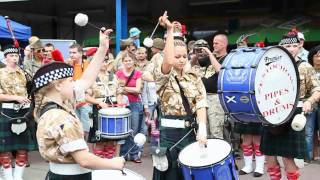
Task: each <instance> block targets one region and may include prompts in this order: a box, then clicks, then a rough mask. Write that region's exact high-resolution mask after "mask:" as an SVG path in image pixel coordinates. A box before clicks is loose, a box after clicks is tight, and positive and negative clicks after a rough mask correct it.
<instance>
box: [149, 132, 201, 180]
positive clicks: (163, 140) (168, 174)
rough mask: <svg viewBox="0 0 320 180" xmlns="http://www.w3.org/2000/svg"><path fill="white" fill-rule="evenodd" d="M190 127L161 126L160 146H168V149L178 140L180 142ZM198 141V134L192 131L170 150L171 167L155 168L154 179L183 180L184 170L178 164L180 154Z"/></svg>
mask: <svg viewBox="0 0 320 180" xmlns="http://www.w3.org/2000/svg"><path fill="white" fill-rule="evenodd" d="M189 130H190V128H185V129H177V128H165V129H164V128H160V146H161V147H167V148H168V150H169V148H170V147H172V146H173V145H174V144H175V143H176V142H178V141H179V140H180V139H181V138H182V137H183V136H184V135H185V134H186V133H187V132H188V131H189ZM195 141H196V136H195V134H194V132H191V133H190V134H189V135H188V136H187V138H185V139H184V140H183V141H182V142H181V143H179V144H178V145H177V146H176V147H175V148H173V149H172V151H171V152H170V157H168V155H167V157H168V162H169V168H168V170H167V171H164V172H161V171H158V170H157V169H155V168H154V169H153V177H152V179H153V180H169V179H175V180H183V179H184V178H183V174H182V170H181V168H180V167H179V165H178V156H179V153H180V151H181V150H182V149H183V148H184V147H186V146H187V145H189V144H191V143H192V142H195ZM167 154H168V153H167Z"/></svg>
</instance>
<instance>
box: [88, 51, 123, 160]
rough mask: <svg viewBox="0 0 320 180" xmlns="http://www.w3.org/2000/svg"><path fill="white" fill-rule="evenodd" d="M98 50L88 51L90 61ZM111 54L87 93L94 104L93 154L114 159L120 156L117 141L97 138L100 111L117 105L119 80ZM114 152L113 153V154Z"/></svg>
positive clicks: (89, 140)
mask: <svg viewBox="0 0 320 180" xmlns="http://www.w3.org/2000/svg"><path fill="white" fill-rule="evenodd" d="M96 51H97V48H91V49H88V51H87V52H86V55H87V57H88V58H89V59H90V58H92V57H93V55H94V54H95V53H96ZM109 57H110V56H109V53H107V54H106V56H105V59H104V61H103V64H102V66H101V68H100V72H99V74H98V77H97V79H96V82H95V83H94V84H93V85H92V87H91V88H90V89H89V90H88V91H87V92H88V94H87V96H86V100H87V102H89V103H91V104H93V108H92V113H93V117H92V118H93V125H92V127H91V128H90V131H89V137H88V142H89V143H95V146H94V148H93V153H94V154H95V155H97V156H100V157H104V158H112V157H114V156H119V151H120V146H119V145H117V142H116V141H111V140H108V139H103V138H102V137H97V136H96V131H97V130H98V111H99V109H101V108H107V107H111V106H110V105H112V104H116V103H117V102H116V88H117V78H116V76H115V74H114V73H113V71H112V63H113V61H112V60H109ZM111 152H113V153H111Z"/></svg>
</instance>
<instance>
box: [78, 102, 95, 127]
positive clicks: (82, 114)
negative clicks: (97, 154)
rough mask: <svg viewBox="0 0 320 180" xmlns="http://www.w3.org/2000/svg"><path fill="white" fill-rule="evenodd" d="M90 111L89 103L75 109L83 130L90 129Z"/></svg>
mask: <svg viewBox="0 0 320 180" xmlns="http://www.w3.org/2000/svg"><path fill="white" fill-rule="evenodd" d="M91 112H92V107H91V106H90V105H84V106H81V107H79V108H77V109H76V114H77V116H78V118H79V119H80V121H81V124H82V127H83V131H84V132H89V131H90V118H89V113H91Z"/></svg>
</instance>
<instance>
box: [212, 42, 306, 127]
mask: <svg viewBox="0 0 320 180" xmlns="http://www.w3.org/2000/svg"><path fill="white" fill-rule="evenodd" d="M273 48H278V49H281V50H283V51H284V52H285V53H286V54H287V55H288V56H289V59H290V60H291V62H292V64H293V67H294V69H295V73H296V77H297V91H296V99H295V102H294V105H293V108H292V110H291V112H290V113H289V115H288V116H287V117H286V119H285V120H283V121H282V122H280V123H277V124H272V123H270V122H269V121H267V120H266V118H265V117H263V116H262V114H261V111H260V109H259V108H258V106H257V104H256V103H253V105H254V110H255V111H258V114H257V117H258V118H259V119H260V120H261V122H257V123H262V125H264V126H271V127H273V126H279V125H282V124H285V123H288V121H290V120H291V119H292V116H293V115H294V113H295V109H296V108H297V105H298V102H299V94H300V93H299V92H300V77H299V71H298V67H297V64H296V62H295V59H294V58H293V56H292V55H291V53H290V52H289V51H288V50H287V49H285V48H284V47H282V46H279V45H276V46H268V47H264V48H258V47H248V48H245V49H262V50H265V51H264V52H263V53H262V54H260V55H259V57H258V58H260V60H261V57H262V56H263V55H264V54H265V53H267V52H268V51H269V50H270V49H273ZM232 51H234V52H232ZM232 51H231V53H229V54H228V55H227V56H226V59H225V61H224V62H223V64H225V63H226V62H228V61H227V58H228V59H230V58H232V56H234V55H235V54H236V52H237V49H235V50H232ZM259 62H260V61H259ZM223 64H222V66H223ZM222 70H223V69H222ZM222 80H223V79H222V73H219V76H218V91H219V90H220V91H221V89H222V87H221V84H222ZM222 94H223V92H220V93H218V96H219V101H220V104H221V106H222V108H223V110H224V112H225V114H226V115H227V116H228V117H229V118H231V119H232V120H234V121H236V122H243V121H240V120H239V119H238V118H236V117H234V116H233V115H232V114H231V113H230V111H229V109H228V108H227V107H226V103H225V102H224V100H223V96H222ZM254 99H255V96H254ZM254 101H256V100H254ZM249 122H252V121H249ZM249 122H243V123H249Z"/></svg>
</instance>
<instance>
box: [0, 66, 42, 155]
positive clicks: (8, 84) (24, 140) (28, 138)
mask: <svg viewBox="0 0 320 180" xmlns="http://www.w3.org/2000/svg"><path fill="white" fill-rule="evenodd" d="M26 83H27V80H26V77H25V74H24V72H23V71H22V70H21V69H20V68H16V70H11V69H8V68H2V69H0V94H4V95H17V96H24V97H27V96H28V95H27V88H26ZM1 103H7V102H1ZM11 103H14V104H19V103H18V102H10V104H11ZM28 110H29V109H28V108H22V109H20V110H14V109H5V108H3V109H1V115H0V142H1V143H0V152H11V151H15V150H21V149H25V150H35V149H37V144H36V141H35V140H33V139H32V134H31V133H32V131H31V129H30V128H29V127H28V126H27V130H26V131H25V132H22V133H21V134H19V135H16V134H14V133H12V132H11V123H10V117H12V118H14V117H22V116H24V115H25V114H26V113H27V112H28Z"/></svg>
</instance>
